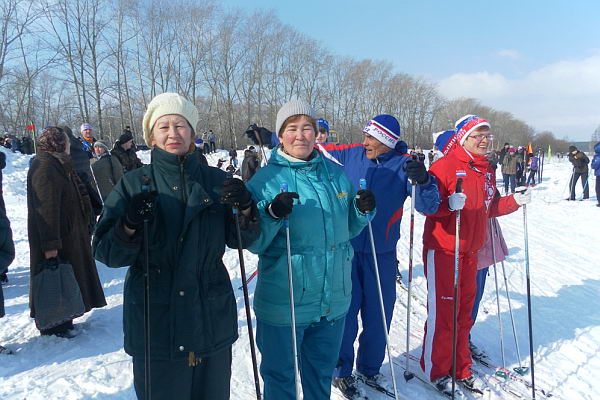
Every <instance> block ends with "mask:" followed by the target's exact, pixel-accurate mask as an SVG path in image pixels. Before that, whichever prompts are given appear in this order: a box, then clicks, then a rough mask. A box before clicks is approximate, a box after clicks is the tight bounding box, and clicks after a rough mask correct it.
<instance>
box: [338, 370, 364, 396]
mask: <svg viewBox="0 0 600 400" xmlns="http://www.w3.org/2000/svg"><path fill="white" fill-rule="evenodd" d="M332 384H333V387H335V388H337V389H338V390H339V391H340V392H342V395H344V397H345V398H347V399H350V400H362V399H366V397H365V394H364V391H363V390H362V389H361V388H359V387H358V382H357V381H356V378H355V377H354V376H352V375H350V376H342V377H339V378H333V380H332Z"/></svg>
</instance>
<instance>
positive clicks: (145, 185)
mask: <svg viewBox="0 0 600 400" xmlns="http://www.w3.org/2000/svg"><path fill="white" fill-rule="evenodd" d="M149 191H150V177H149V176H148V175H144V176H142V192H149Z"/></svg>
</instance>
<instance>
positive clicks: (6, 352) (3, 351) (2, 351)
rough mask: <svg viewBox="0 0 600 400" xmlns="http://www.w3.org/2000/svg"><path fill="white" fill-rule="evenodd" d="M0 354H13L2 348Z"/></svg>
mask: <svg viewBox="0 0 600 400" xmlns="http://www.w3.org/2000/svg"><path fill="white" fill-rule="evenodd" d="M0 354H14V353H13V352H12V351H11V350H9V349H7V348H6V347H4V346H0Z"/></svg>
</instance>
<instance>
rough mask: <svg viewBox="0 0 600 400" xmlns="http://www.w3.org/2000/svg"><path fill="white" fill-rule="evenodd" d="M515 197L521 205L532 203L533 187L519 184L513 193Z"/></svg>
mask: <svg viewBox="0 0 600 400" xmlns="http://www.w3.org/2000/svg"><path fill="white" fill-rule="evenodd" d="M513 198H514V199H515V201H516V202H517V204H518V205H519V206H522V205H525V204H529V203H531V189H530V188H526V187H525V186H519V187H518V188H517V189H516V190H515V194H513Z"/></svg>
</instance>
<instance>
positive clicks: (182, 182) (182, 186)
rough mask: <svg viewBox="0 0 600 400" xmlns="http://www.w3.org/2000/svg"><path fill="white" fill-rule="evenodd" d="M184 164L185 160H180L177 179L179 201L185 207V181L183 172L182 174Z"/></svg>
mask: <svg viewBox="0 0 600 400" xmlns="http://www.w3.org/2000/svg"><path fill="white" fill-rule="evenodd" d="M184 164H185V158H183V159H181V160H180V162H179V178H180V180H181V200H183V204H184V205H187V199H188V198H187V183H186V181H185V172H184V169H183V167H184Z"/></svg>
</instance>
